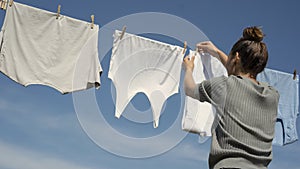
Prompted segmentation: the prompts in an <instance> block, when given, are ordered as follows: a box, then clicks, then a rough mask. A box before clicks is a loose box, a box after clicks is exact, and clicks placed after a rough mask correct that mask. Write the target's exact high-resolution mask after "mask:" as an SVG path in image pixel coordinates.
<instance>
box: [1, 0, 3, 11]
mask: <svg viewBox="0 0 300 169" xmlns="http://www.w3.org/2000/svg"><path fill="white" fill-rule="evenodd" d="M2 4H3V2H2V0H1V1H0V8H1V9H2Z"/></svg>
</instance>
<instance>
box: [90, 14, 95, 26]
mask: <svg viewBox="0 0 300 169" xmlns="http://www.w3.org/2000/svg"><path fill="white" fill-rule="evenodd" d="M91 19H92V24H91V29H94V24H95V16H94V15H91Z"/></svg>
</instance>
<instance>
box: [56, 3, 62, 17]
mask: <svg viewBox="0 0 300 169" xmlns="http://www.w3.org/2000/svg"><path fill="white" fill-rule="evenodd" d="M60 8H61V5H58V7H57V14H56V19H58V18H59V17H60Z"/></svg>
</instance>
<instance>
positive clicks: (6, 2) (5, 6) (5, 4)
mask: <svg viewBox="0 0 300 169" xmlns="http://www.w3.org/2000/svg"><path fill="white" fill-rule="evenodd" d="M7 4H8V0H5V1H4V7H3V10H6V8H7Z"/></svg>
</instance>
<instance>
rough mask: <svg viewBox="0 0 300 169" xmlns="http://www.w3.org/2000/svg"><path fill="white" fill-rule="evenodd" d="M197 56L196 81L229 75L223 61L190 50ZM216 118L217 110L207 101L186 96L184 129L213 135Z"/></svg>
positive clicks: (195, 62) (204, 134)
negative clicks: (212, 129) (212, 130)
mask: <svg viewBox="0 0 300 169" xmlns="http://www.w3.org/2000/svg"><path fill="white" fill-rule="evenodd" d="M191 56H195V61H194V64H195V67H194V71H193V77H194V80H195V82H196V83H201V82H202V81H204V80H206V79H210V78H213V77H218V76H222V75H226V76H227V71H226V69H225V67H224V66H223V65H222V63H221V62H220V61H219V60H218V59H216V58H214V57H212V56H211V55H209V54H206V53H204V54H201V55H200V54H199V53H198V52H195V51H192V50H190V55H189V57H191ZM214 119H215V110H214V109H213V107H212V105H211V104H210V103H207V102H200V101H199V100H196V99H193V98H191V97H189V96H186V98H185V108H184V113H183V117H182V129H183V130H185V131H188V132H191V133H197V134H200V136H211V128H212V125H213V122H214Z"/></svg>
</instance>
